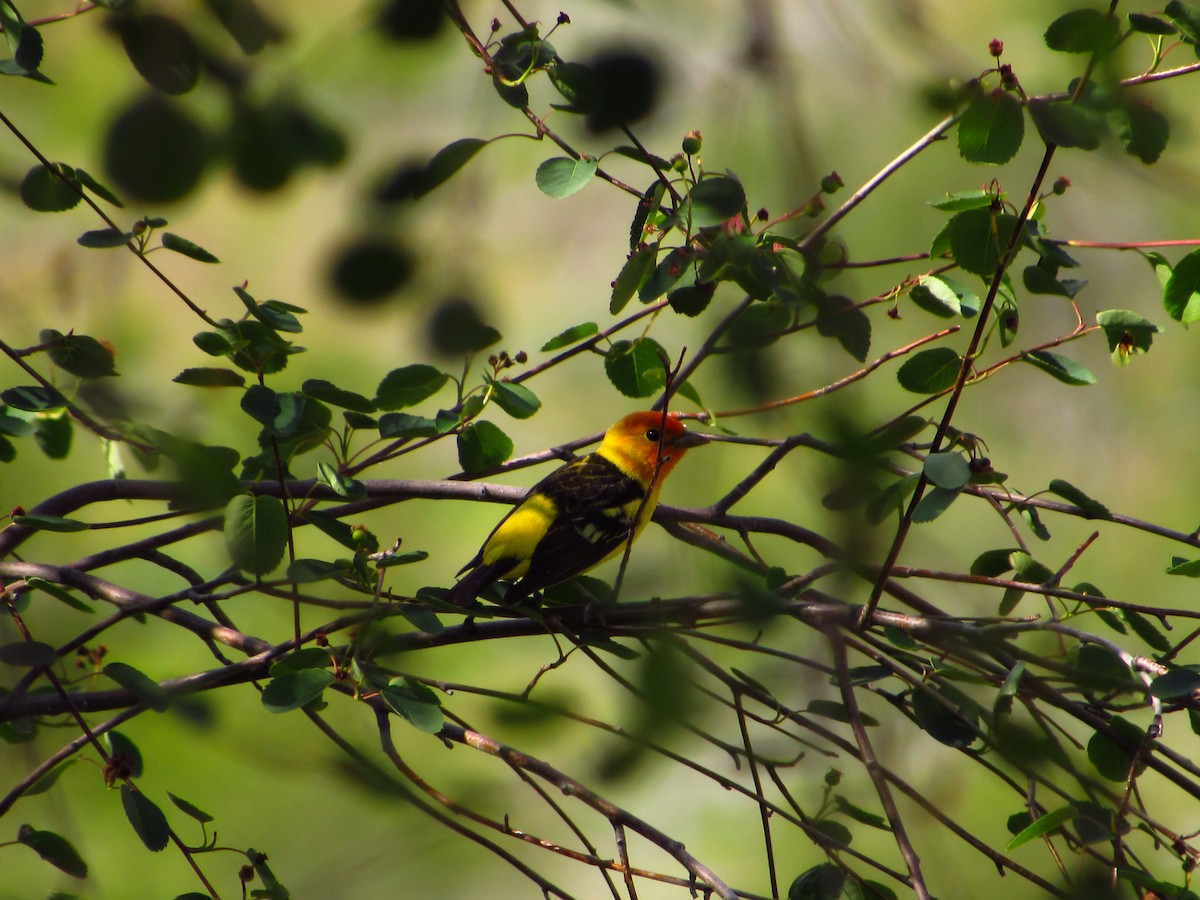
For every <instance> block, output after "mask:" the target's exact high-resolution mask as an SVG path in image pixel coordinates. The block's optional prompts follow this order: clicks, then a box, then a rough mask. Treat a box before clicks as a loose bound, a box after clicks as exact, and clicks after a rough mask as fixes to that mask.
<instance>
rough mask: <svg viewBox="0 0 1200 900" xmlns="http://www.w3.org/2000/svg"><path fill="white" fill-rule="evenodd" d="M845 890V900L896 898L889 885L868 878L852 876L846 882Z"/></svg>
mask: <svg viewBox="0 0 1200 900" xmlns="http://www.w3.org/2000/svg"><path fill="white" fill-rule="evenodd" d="M845 890H846V894H845V897H846V900H897V895H896V892H895V891H893V890H892V889H891V888H890V887H888V886H887V885H886V884H881V883H880V882H878V881H872V880H871V879H869V878H852V879H851V880H850V881H847V882H846V888H845Z"/></svg>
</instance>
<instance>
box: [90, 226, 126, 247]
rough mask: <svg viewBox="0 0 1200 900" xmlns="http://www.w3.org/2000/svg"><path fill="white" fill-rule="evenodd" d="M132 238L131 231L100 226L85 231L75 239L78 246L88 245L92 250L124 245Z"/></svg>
mask: <svg viewBox="0 0 1200 900" xmlns="http://www.w3.org/2000/svg"><path fill="white" fill-rule="evenodd" d="M131 240H133V233H132V232H129V231H118V230H117V229H115V228H100V229H98V230H96V231H85V232H84V233H83V234H81V235H80V236H79V237H78V238H77V239H76V243H77V244H79V246H80V247H90V248H92V249H93V250H107V249H109V248H111V247H124V246H125V245H126V244H128V243H129V242H130V241H131Z"/></svg>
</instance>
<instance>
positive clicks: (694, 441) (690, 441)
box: [671, 431, 708, 450]
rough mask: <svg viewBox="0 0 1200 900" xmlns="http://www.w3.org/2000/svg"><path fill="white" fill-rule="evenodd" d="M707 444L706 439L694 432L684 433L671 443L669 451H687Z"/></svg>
mask: <svg viewBox="0 0 1200 900" xmlns="http://www.w3.org/2000/svg"><path fill="white" fill-rule="evenodd" d="M707 443H708V438H707V437H705V436H704V435H702V434H700V433H698V432H695V431H685V432H684V433H683V434H681V435H680V436H679V437H677V438H675V440H673V441H671V449H672V450H675V449H679V450H687V449H689V448H691V447H700V446H702V445H704V444H707Z"/></svg>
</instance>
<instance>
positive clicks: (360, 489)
mask: <svg viewBox="0 0 1200 900" xmlns="http://www.w3.org/2000/svg"><path fill="white" fill-rule="evenodd" d="M317 475H318V480H319V481H320V482H321V483H322V484H325V485H328V486H329V487H330V488H332V489H333V492H334V493H335V494H337V495H338V496H339V497H345V498H346V499H348V500H361V499H363V498H364V497H366V496H367V489H366V487H365V486H364V485H363V483H362V482H361V481H359V480H358V479H356V478H352V477H350V476H349V475H345V474H343V473H341V472H339V471H338V470H337V467H336V466H332V465H330V464H329V463H327V462H319V463H317Z"/></svg>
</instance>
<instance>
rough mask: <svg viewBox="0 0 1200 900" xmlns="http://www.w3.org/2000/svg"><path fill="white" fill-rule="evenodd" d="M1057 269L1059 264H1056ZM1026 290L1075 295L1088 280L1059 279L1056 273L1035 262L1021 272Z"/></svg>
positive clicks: (1054, 294)
mask: <svg viewBox="0 0 1200 900" xmlns="http://www.w3.org/2000/svg"><path fill="white" fill-rule="evenodd" d="M1055 268H1056V269H1057V266H1055ZM1021 281H1022V283H1023V284H1024V285H1025V290H1027V291H1029V293H1031V294H1049V295H1051V296H1055V297H1074V296H1075V295H1076V294H1077V293H1078V292H1079V291H1080V289H1082V288H1083V287H1084V285H1086V284H1087V282H1086V281H1078V280H1076V279H1064V280H1063V281H1059V280H1058V278H1056V277H1055V273H1054V272H1053V271H1051V270H1050V269H1048V268H1047V267H1046V266H1044V265H1042V264H1040V263H1035V264H1034V265H1032V266H1026V267H1025V269H1024V271H1023V272H1022V273H1021Z"/></svg>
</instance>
